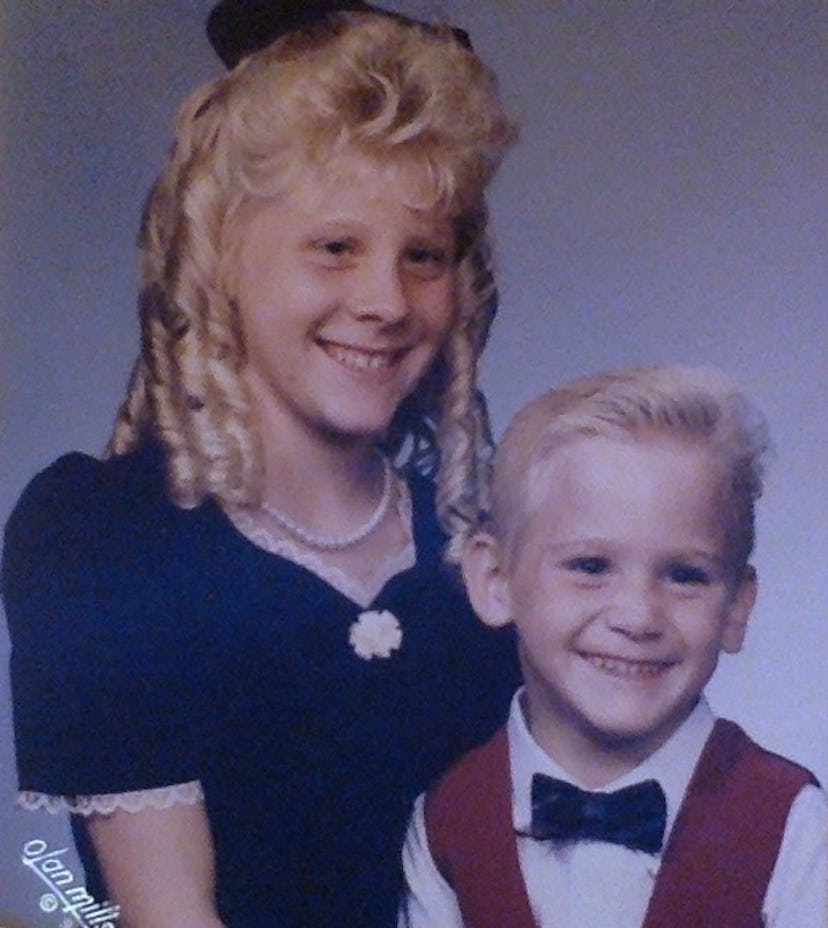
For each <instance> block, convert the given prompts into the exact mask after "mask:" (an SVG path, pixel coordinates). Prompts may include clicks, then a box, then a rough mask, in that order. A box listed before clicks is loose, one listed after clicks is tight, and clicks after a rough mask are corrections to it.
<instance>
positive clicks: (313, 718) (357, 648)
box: [3, 3, 516, 928]
mask: <svg viewBox="0 0 828 928" xmlns="http://www.w3.org/2000/svg"><path fill="white" fill-rule="evenodd" d="M310 6H312V5H308V4H302V10H303V15H302V17H301V21H298V20H297V19H296V18H295V16H293V15H292V14H291V13H290V10H287V11H286V12H284V14H283V15H284V18H283V20H281V21H280V20H279V19H278V16H276V17H275V18H271V19H270V20H268V23H267V28H268V29H269V30H270V33H269V34H268V38H275V41H274V42H273V43H272V44H271V45H269V46H268V47H266V48H263V49H261V50H258V51H254V52H253V53H252V54H249V55H247V54H246V53H247V52H249V51H251V43H250V41H249V39H250V37H249V36H247V37H245V36H242V37H241V46H242V48H241V54H243V55H244V57H243V58H242V60H241V61H240V63H239V64H238V65H237V66H236V67H235V68H234V70H232V71H231V72H230V73H229V74H228V75H226V76H224V77H222V78H220V79H218V80H216V81H214V82H213V83H211V84H209V85H207V86H206V87H204V88H202V89H200V90H198V91H197V92H196V93H194V94H193V95H192V96H191V97H190V98H189V99H188V100H187V102H186V103H185V104H184V107H183V109H182V111H181V114H180V118H179V122H178V127H177V137H176V143H175V146H174V148H173V151H172V153H171V155H170V158H169V161H168V163H167V165H166V167H165V169H164V171H163V172H162V174H161V175H160V177H159V179H158V181H157V183H156V185H155V187H154V189H153V191H152V194H151V196H150V199H149V202H148V204H147V208H146V212H145V216H144V221H143V226H142V234H141V240H140V247H141V256H142V289H141V296H140V316H141V329H142V348H141V353H140V357H139V358H138V361H137V363H136V366H135V369H134V373H133V377H132V380H131V383H130V386H129V391H128V395H127V398H126V400H125V402H124V403H123V405H122V407H121V409H120V412H119V414H118V417H117V421H116V424H115V429H114V433H113V436H112V439H111V442H110V447H109V454H108V455H107V457H106V459H105V460H104V461H98V460H95V459H92V458H89V457H86V456H83V455H79V454H73V455H68V456H66V457H64V458H61V459H60V460H59V461H58V462H56V463H55V464H54V465H52V466H51V467H50V468H48V469H47V470H46V471H45V472H44V473H42V474H41V475H39V476H38V477H37V478H36V479H35V480H34V481H33V482H32V484H31V485H30V486H29V488H28V489H27V490H26V492H25V493H24V495H23V497H22V499H21V501H20V503H19V504H18V507H17V509H16V510H15V513H14V514H13V516H12V519H11V521H10V523H9V526H8V529H7V544H6V553H5V563H4V569H3V593H4V597H5V603H6V607H7V614H8V618H9V625H10V629H11V634H12V639H13V657H12V679H13V688H14V700H15V725H16V740H17V751H18V766H19V776H20V785H21V789H22V790H23V793H22V802H23V804H24V805H25V806H27V807H28V808H41V807H45V808H48V809H50V810H64V809H68V810H69V811H71V812H72V813H74V815H73V825H74V828H75V833H76V838H77V841H78V845H79V850H80V852H81V854H82V857H83V859H84V862H85V865H86V868H87V888H88V890H89V892H90V893H91V894H92V895H94V896H95V897H96V898H97V899H98V900H102V899H103V898H104V897H107V898H112V899H113V900H114V901H115V902H117V903H118V904H119V905H120V906H121V919H120V924H121V925H122V926H123V928H144V926H147V928H160V926H164V925H174V926H176V928H186V926H190V925H197V926H199V928H209V926H218V925H225V926H228V928H233V926H245V928H257V926H261V928H264V926H267V928H274V926H279V925H284V926H300V925H301V926H323V925H324V926H328V925H337V926H348V925H354V926H360V928H370V926H373V925H378V926H379V925H391V924H393V922H394V917H395V908H396V897H397V892H398V888H399V874H398V870H397V861H398V858H399V845H400V844H401V841H402V837H403V833H404V828H405V823H406V819H407V815H408V811H409V804H410V802H411V800H412V799H413V798H414V797H415V796H416V795H417V794H418V793H419V792H421V791H422V790H423V789H424V788H425V786H426V785H427V784H428V782H429V781H430V780H431V779H432V778H433V777H434V776H435V775H436V774H438V773H439V772H440V771H442V770H443V769H444V768H445V767H446V766H447V764H448V763H449V762H450V761H451V760H452V759H454V758H455V757H456V756H457V755H459V754H460V753H461V752H462V751H464V750H465V749H466V748H467V747H468V746H469V745H470V743H472V742H475V741H479V740H481V739H482V738H483V737H485V736H486V735H488V734H489V733H490V731H491V730H493V728H494V727H495V726H496V724H497V723H498V722H499V721H500V720H501V716H502V714H503V712H504V711H505V708H506V706H507V704H508V699H509V695H510V693H511V691H512V690H513V688H514V686H515V683H516V672H512V661H513V657H512V652H511V643H510V641H509V640H508V639H504V638H501V637H499V636H495V635H494V633H491V632H486V631H484V629H483V626H482V625H481V624H480V623H478V622H477V621H476V619H475V618H474V616H473V615H472V614H471V612H470V610H469V608H468V606H467V603H466V601H465V599H464V597H463V595H462V593H461V592H460V589H459V586H458V585H457V584H456V583H455V581H454V578H453V576H451V575H450V574H449V573H448V572H447V570H446V568H444V567H443V566H442V555H443V550H442V549H443V546H444V540H445V535H444V531H449V532H452V533H454V532H456V531H458V529H459V530H461V531H462V526H463V524H464V522H465V521H466V520H467V519H469V518H470V517H471V516H472V515H473V514H476V511H477V509H478V508H479V506H480V501H479V500H478V499H477V492H478V491H477V486H478V481H477V472H478V469H479V468H480V467H481V466H484V455H485V452H486V451H487V448H488V432H487V427H486V415H485V410H484V407H483V404H482V401H481V399H480V397H479V395H478V394H477V393H476V390H475V366H476V361H477V358H478V356H479V354H480V351H481V350H482V348H483V345H484V342H485V340H486V335H487V330H488V327H489V323H490V321H491V318H492V315H493V312H494V307H495V293H494V289H493V284H492V278H491V273H490V265H489V258H488V249H487V242H486V237H485V229H486V209H485V204H484V200H483V191H484V187H485V186H486V184H487V183H488V181H489V179H490V178H491V176H492V174H493V172H494V171H495V169H496V166H497V164H498V162H499V160H500V158H501V157H502V155H503V153H504V151H505V150H506V148H507V147H508V144H509V142H510V141H511V139H512V136H513V130H512V127H511V125H510V123H509V121H508V119H507V118H506V116H505V114H504V113H503V111H502V109H501V107H500V104H499V102H498V100H497V95H496V89H495V84H494V78H493V77H492V75H491V73H490V72H489V71H488V70H487V69H486V68H485V67H484V66H483V65H482V64H481V62H480V61H479V60H478V58H477V57H476V56H475V55H474V54H473V52H472V51H471V50H470V49H469V48H468V47H467V41H464V38H465V37H464V35H463V34H461V33H453V32H452V31H451V30H449V29H443V28H436V27H431V26H425V25H422V24H418V23H415V22H412V21H410V20H406V19H403V18H401V17H398V16H396V15H391V14H385V13H383V12H381V11H378V10H371V11H369V12H330V7H331V6H332V5H331V4H323V5H321V7H320V8H316V7H314V8H313V10H312V11H311V12H312V13H314V15H310V16H309V15H308V10H309V7H310ZM342 6H346V7H348V6H350V7H353V6H357V7H360V8H362V9H368V8H367V7H366V6H365V5H364V4H350V5H349V4H342ZM245 7H248V8H249V7H250V5H249V4H246V5H245V4H241V6H240V8H239V9H237V10H236V13H239V12H240V11H241V13H244V12H245ZM259 7H262V5H261V4H260V5H259ZM233 10H234V4H227V3H225V4H222V5H221V6H220V8H219V11H218V14H217V15H214V18H213V26H214V28H213V35H214V39H215V40H216V42H217V45H218V46H219V47H220V48H221V49H222V50H223V51H224V52H227V36H228V34H229V35H230V36H231V37H232V35H233V28H234V27H233V16H234V15H235V14H234V12H233ZM314 11H315V12H314ZM248 12H249V10H248ZM259 12H261V9H260V10H259ZM272 12H273V10H271V13H272ZM228 16H229V19H228ZM217 23H218V26H216V24H217ZM228 23H229V26H228ZM261 26H262V23H259V24H258V26H257V28H260V27H261ZM235 28H236V35H237V37H238V35H239V30H238V24H236V27H235ZM259 34H261V32H260V33H259ZM231 44H232V42H231ZM254 44H255V43H254ZM237 55H238V49H236V51H233V50H232V49H231V50H230V52H229V53H228V54H227V55H226V57H229V59H230V60H234V58H235V57H237ZM438 464H439V471H438V472H437V488H436V500H437V502H436V510H435V503H434V492H433V487H432V484H431V482H430V480H429V479H428V475H430V474H432V473H433V472H435V471H436V470H437V466H438ZM504 668H508V669H504Z"/></svg>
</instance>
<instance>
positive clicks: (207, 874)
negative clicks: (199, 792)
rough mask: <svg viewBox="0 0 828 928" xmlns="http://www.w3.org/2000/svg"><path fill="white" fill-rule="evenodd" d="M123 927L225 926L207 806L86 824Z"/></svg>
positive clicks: (132, 814) (102, 817) (129, 814)
mask: <svg viewBox="0 0 828 928" xmlns="http://www.w3.org/2000/svg"><path fill="white" fill-rule="evenodd" d="M86 827H87V830H88V833H89V837H90V839H91V841H92V843H93V845H94V847H95V853H96V855H97V858H98V861H99V863H100V866H101V870H102V871H103V876H104V880H105V881H106V884H107V888H108V890H109V895H110V898H111V899H112V901H113V902H114V903H116V904H117V905H119V906H120V907H121V912H120V915H119V917H118V925H119V928H222V923H221V921H220V919H219V916H218V913H217V912H216V905H215V893H214V888H215V861H214V854H213V839H212V836H211V834H210V825H209V822H208V821H207V812H206V810H205V807H204V803H203V802H197V803H195V804H194V805H183V804H182V805H175V806H172V807H171V808H169V809H151V808H150V809H144V810H142V811H140V812H125V811H121V810H119V811H116V812H113V813H112V814H111V815H93V816H91V817H90V818H89V819H87V821H86Z"/></svg>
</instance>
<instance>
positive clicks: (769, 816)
mask: <svg viewBox="0 0 828 928" xmlns="http://www.w3.org/2000/svg"><path fill="white" fill-rule="evenodd" d="M806 783H816V780H815V779H814V777H813V775H812V774H811V773H809V772H808V771H807V770H805V769H804V768H802V767H800V766H798V765H797V764H794V763H793V762H792V761H788V760H786V759H785V758H782V757H779V756H778V755H776V754H771V753H770V752H769V751H765V750H764V749H762V748H760V747H759V746H758V745H757V744H755V743H754V742H753V741H751V739H750V738H748V736H747V735H746V734H745V733H744V732H743V731H742V729H741V728H739V726H738V725H735V724H734V723H733V722H728V721H725V720H724V719H719V720H718V721H717V722H716V724H715V726H714V728H713V732H712V733H711V735H710V737H709V738H708V740H707V744H706V745H705V747H704V750H703V751H702V755H701V757H700V759H699V762H698V764H697V766H696V770H695V772H694V774H693V777H692V779H691V780H690V784H689V786H688V788H687V794H686V795H685V797H684V801H683V803H682V805H681V808H680V809H679V813H678V816H677V818H676V821H675V824H674V825H673V829H672V832H671V834H670V838H669V840H668V842H667V847H666V848H665V849H664V853H663V857H662V863H661V868H660V869H659V872H658V876H657V877H656V881H655V886H654V887H653V893H652V896H651V898H650V904H649V907H648V909H647V915H646V918H645V919H644V923H643V925H642V928H762V902H763V900H764V898H765V893H766V891H767V886H768V882H769V881H770V877H771V874H772V872H773V867H774V864H775V863H776V858H777V855H778V853H779V846H780V844H781V842H782V836H783V834H784V831H785V822H786V820H787V817H788V811H789V809H790V806H791V803H792V802H793V800H794V798H795V797H796V795H797V793H798V792H799V791H800V790H801V789H802V787H803V786H805V784H806ZM511 794H512V786H511V777H510V774H509V749H508V740H507V737H506V729H505V728H501V729H500V731H498V732H497V733H496V734H495V736H494V737H493V738H492V739H491V740H490V741H489V742H487V743H486V744H484V745H483V746H482V747H480V748H477V749H476V750H474V751H472V752H471V753H469V754H467V755H466V756H465V757H464V758H462V759H461V760H460V761H459V763H458V764H456V765H455V766H454V767H453V768H452V769H451V770H450V771H449V772H448V774H446V776H445V777H443V779H442V780H441V781H440V782H439V783H438V784H437V786H436V787H435V788H434V789H433V790H432V791H431V792H430V793H429V794H428V797H427V799H426V807H425V819H426V830H427V833H428V841H429V847H430V850H431V855H432V857H433V858H434V861H435V863H436V864H437V867H438V869H439V870H440V872H441V873H442V875H443V877H444V878H445V879H446V881H447V882H448V883H449V884H450V885H451V886H452V888H453V889H454V892H455V894H456V896H457V901H458V904H459V906H460V911H461V913H462V915H463V924H464V925H465V926H467V928H506V926H508V928H537V924H536V922H535V919H534V916H533V914H532V910H531V907H530V904H529V897H528V895H527V893H526V886H525V884H524V882H523V875H522V873H521V870H520V863H519V860H518V854H517V844H516V842H515V836H514V830H513V827H512V795H511Z"/></svg>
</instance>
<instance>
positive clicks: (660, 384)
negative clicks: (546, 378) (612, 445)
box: [491, 366, 769, 572]
mask: <svg viewBox="0 0 828 928" xmlns="http://www.w3.org/2000/svg"><path fill="white" fill-rule="evenodd" d="M579 436H604V437H610V438H612V437H622V438H623V437H628V436H632V437H634V438H640V439H642V440H647V439H648V438H659V437H667V438H670V439H675V440H677V441H686V442H688V443H690V444H692V445H694V446H696V447H698V446H699V445H701V446H702V447H704V448H706V449H709V450H710V452H711V455H712V456H713V458H714V459H715V460H716V462H717V463H718V464H719V466H720V468H721V474H722V506H723V509H722V516H723V519H722V521H723V526H724V530H725V544H726V548H727V550H728V554H729V558H730V561H731V565H732V566H733V568H734V569H735V570H736V571H737V572H738V571H741V570H743V569H744V567H745V566H746V565H747V562H748V559H749V558H750V555H751V552H752V551H753V545H754V537H755V527H754V524H755V520H754V504H755V502H756V500H757V499H758V498H759V496H760V495H761V493H762V471H763V466H762V458H763V455H764V454H765V452H766V451H767V450H768V445H769V442H768V434H767V428H766V425H765V421H764V418H763V417H762V415H761V413H759V412H758V410H756V409H755V408H754V407H753V406H751V405H750V404H749V403H748V401H747V400H746V398H745V397H744V396H743V395H742V394H741V393H740V392H739V391H738V390H737V389H736V387H735V386H734V385H733V384H732V383H731V382H730V381H729V380H728V379H727V378H725V377H724V376H723V375H721V374H719V373H718V372H717V371H713V370H709V369H704V368H691V367H679V366H674V367H653V368H628V369H622V370H615V371H608V372H604V373H599V374H595V375H592V376H589V377H583V378H579V379H577V380H573V381H570V382H569V383H566V384H564V385H563V386H561V387H558V388H557V389H554V390H550V391H548V392H547V393H543V394H541V396H539V397H538V398H537V399H535V400H532V401H531V402H530V403H528V404H527V405H526V406H524V407H523V409H522V410H521V411H520V412H519V413H518V414H517V415H516V416H515V418H514V419H513V420H512V422H511V424H510V425H509V427H508V428H507V430H506V432H505V434H504V436H503V439H502V441H501V442H500V444H499V446H498V449H497V451H496V453H495V459H494V468H493V478H492V488H491V489H492V492H491V527H492V529H493V531H494V533H495V534H496V535H497V537H498V538H501V539H503V540H504V541H505V543H506V545H507V547H508V548H509V549H510V550H511V542H512V541H513V540H514V537H515V534H516V532H517V530H518V529H519V526H520V524H521V520H522V519H523V518H524V517H525V514H526V510H527V509H528V508H531V505H532V488H533V486H536V485H537V482H538V481H539V480H540V479H542V478H543V470H544V468H545V466H546V464H547V462H548V460H549V457H550V455H552V454H553V453H554V452H555V451H556V450H557V449H558V448H560V447H561V446H562V445H563V444H565V443H566V442H567V441H570V440H572V439H573V438H576V437H579ZM679 492H680V488H679Z"/></svg>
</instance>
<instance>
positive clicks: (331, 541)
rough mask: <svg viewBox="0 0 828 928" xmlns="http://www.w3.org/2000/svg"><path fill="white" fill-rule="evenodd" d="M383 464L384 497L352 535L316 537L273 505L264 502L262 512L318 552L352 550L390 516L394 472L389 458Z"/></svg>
mask: <svg viewBox="0 0 828 928" xmlns="http://www.w3.org/2000/svg"><path fill="white" fill-rule="evenodd" d="M382 464H383V478H382V479H383V482H382V496H381V497H380V501H379V503H378V504H377V508H376V509H375V510H374V511H373V512H372V513H371V515H370V516H369V517H368V521H367V522H365V523H364V524H363V525H361V526H360V527H359V528H358V529H357V530H356V531H355V532H353V533H352V534H350V535H340V536H336V535H333V536H330V535H329V536H328V537H325V536H322V535H314V534H312V533H311V532H309V531H308V530H307V529H305V528H302V526H301V525H298V524H297V523H296V522H294V521H293V519H291V518H290V516H286V515H285V514H284V513H283V512H280V511H279V510H278V509H277V508H276V507H275V506H274V505H273V504H272V503H266V502H263V503H262V504H261V505H260V507H259V508H260V509H261V510H262V512H266V513H267V514H268V515H269V516H270V517H271V519H273V520H274V521H275V522H277V523H278V524H279V525H280V526H281V527H282V528H283V529H285V530H286V531H288V532H290V534H291V535H293V537H294V538H297V539H298V540H299V541H301V542H302V544H304V545H307V547H309V548H315V549H316V550H317V551H342V550H343V549H345V548H351V547H353V545H355V544H358V543H359V542H360V541H362V540H363V539H364V538H367V537H368V536H369V535H370V534H371V532H373V531H374V529H376V528H377V526H378V525H379V524H380V522H382V520H383V519H384V518H385V517H386V515H387V514H388V507H389V505H390V503H391V489H392V487H393V485H394V471H393V468H392V467H391V464H390V462H389V461H388V458H386V457H385V456H384V455H383V458H382Z"/></svg>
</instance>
